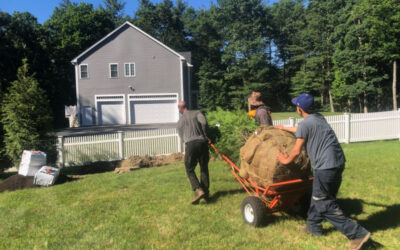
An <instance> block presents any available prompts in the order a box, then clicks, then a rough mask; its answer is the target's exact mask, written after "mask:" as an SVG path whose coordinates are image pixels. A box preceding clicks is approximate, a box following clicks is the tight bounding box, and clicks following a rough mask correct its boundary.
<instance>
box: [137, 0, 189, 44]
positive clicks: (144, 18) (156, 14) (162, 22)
mask: <svg viewBox="0 0 400 250" xmlns="http://www.w3.org/2000/svg"><path fill="white" fill-rule="evenodd" d="M186 9H187V6H186V4H185V3H184V2H183V1H182V0H178V1H177V2H176V5H175V6H174V4H173V2H172V1H171V0H163V1H162V2H161V3H158V4H156V5H154V4H153V3H151V2H150V1H149V0H140V2H139V9H138V10H137V11H136V13H135V16H134V18H133V23H134V24H135V25H136V26H138V27H139V28H141V29H143V30H144V31H145V32H146V33H148V34H150V35H151V36H153V37H155V38H157V39H158V40H159V41H161V42H162V43H164V44H166V45H167V46H169V47H171V48H172V49H174V50H176V51H185V50H188V49H189V48H190V45H189V41H188V39H187V36H188V34H187V33H186V31H185V25H184V15H185V11H186Z"/></svg>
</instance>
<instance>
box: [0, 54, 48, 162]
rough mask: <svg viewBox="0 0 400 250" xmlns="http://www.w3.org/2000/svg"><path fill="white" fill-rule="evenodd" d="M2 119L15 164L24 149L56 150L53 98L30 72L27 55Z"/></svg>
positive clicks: (5, 100)
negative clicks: (49, 97) (53, 133)
mask: <svg viewBox="0 0 400 250" xmlns="http://www.w3.org/2000/svg"><path fill="white" fill-rule="evenodd" d="M1 122H2V124H3V126H4V131H5V135H4V143H5V147H4V153H5V154H6V155H7V156H8V157H9V158H10V159H11V160H12V162H13V164H14V165H17V164H18V163H19V160H20V157H21V154H22V151H23V150H24V149H27V150H42V151H45V152H47V153H49V152H50V151H52V143H53V142H52V140H51V137H50V135H49V133H50V132H51V130H52V116H51V111H50V107H49V101H48V100H47V96H46V94H45V91H44V90H43V89H41V88H40V87H39V83H38V82H37V80H36V79H35V78H34V77H33V76H32V75H29V74H28V63H27V60H26V59H24V60H23V63H22V66H21V67H20V68H19V69H18V74H17V80H15V81H14V82H12V83H11V86H10V88H9V89H8V93H6V94H5V95H4V98H3V100H2V106H1Z"/></svg>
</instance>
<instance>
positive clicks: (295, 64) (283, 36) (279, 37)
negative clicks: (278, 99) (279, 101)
mask: <svg viewBox="0 0 400 250" xmlns="http://www.w3.org/2000/svg"><path fill="white" fill-rule="evenodd" d="M304 2H305V1H303V0H281V1H279V2H277V3H274V4H273V6H272V7H271V13H272V24H273V44H274V45H275V47H276V48H275V50H276V53H275V58H276V62H275V63H276V64H277V65H278V66H279V67H280V68H281V70H280V71H281V74H282V79H283V80H282V81H283V82H282V83H283V84H282V90H283V92H284V93H288V92H289V90H290V87H291V85H292V84H291V82H292V78H293V77H294V75H295V74H296V72H297V71H299V69H300V67H301V65H303V64H304V60H305V57H304V55H305V53H306V52H305V48H304V45H303V41H302V34H301V32H302V31H303V30H304V29H305V27H306V8H305V4H304ZM285 101H288V100H285Z"/></svg>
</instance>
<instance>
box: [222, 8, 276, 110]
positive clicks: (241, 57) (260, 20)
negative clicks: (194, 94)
mask: <svg viewBox="0 0 400 250" xmlns="http://www.w3.org/2000/svg"><path fill="white" fill-rule="evenodd" d="M218 5H219V11H218V13H217V15H218V16H217V18H218V21H219V23H220V24H222V26H221V30H220V32H221V34H222V38H223V47H222V50H223V52H222V62H223V64H224V65H226V69H225V72H224V80H225V81H226V83H227V84H228V87H229V92H228V95H229V97H230V107H231V108H234V109H238V108H246V107H247V98H248V96H249V95H250V93H251V92H252V91H261V92H263V93H268V94H269V95H270V96H273V91H272V89H273V86H274V81H273V78H272V77H273V74H272V70H271V68H272V67H271V65H270V63H269V62H268V59H269V58H270V56H269V55H268V52H269V51H270V50H269V48H268V46H269V45H270V39H271V32H272V28H271V26H270V24H268V23H267V16H268V13H267V11H266V9H265V8H264V6H263V5H262V3H261V1H260V0H249V1H234V0H219V1H218Z"/></svg>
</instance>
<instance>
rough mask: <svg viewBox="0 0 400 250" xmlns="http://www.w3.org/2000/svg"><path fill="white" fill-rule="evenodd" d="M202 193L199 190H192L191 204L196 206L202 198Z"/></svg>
mask: <svg viewBox="0 0 400 250" xmlns="http://www.w3.org/2000/svg"><path fill="white" fill-rule="evenodd" d="M204 194H205V193H204V191H203V189H201V188H197V189H196V190H194V198H193V200H192V204H198V203H199V201H200V199H201V198H203V197H204Z"/></svg>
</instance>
